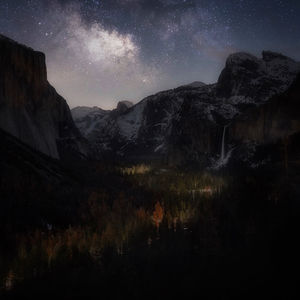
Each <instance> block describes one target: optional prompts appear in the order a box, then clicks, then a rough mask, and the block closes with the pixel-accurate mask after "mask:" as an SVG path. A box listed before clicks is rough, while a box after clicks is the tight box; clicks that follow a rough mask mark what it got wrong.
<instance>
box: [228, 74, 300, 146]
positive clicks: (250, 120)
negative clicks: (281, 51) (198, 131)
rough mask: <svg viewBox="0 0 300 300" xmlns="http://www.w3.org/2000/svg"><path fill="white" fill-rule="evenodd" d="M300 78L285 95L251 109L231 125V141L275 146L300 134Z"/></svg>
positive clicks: (299, 76)
mask: <svg viewBox="0 0 300 300" xmlns="http://www.w3.org/2000/svg"><path fill="white" fill-rule="evenodd" d="M299 116H300V75H298V77H297V78H296V80H295V82H294V83H293V84H292V85H291V87H290V88H289V89H288V90H287V91H286V92H284V93H283V94H280V95H276V96H274V97H273V98H272V99H271V100H270V101H268V102H267V103H265V104H263V105H261V106H259V107H256V108H253V109H250V110H248V111H247V112H245V113H244V114H243V115H241V116H239V117H238V118H237V119H236V120H234V121H233V122H232V124H231V125H230V126H229V130H228V131H229V132H228V135H229V138H230V139H231V142H232V143H235V144H239V143H242V142H246V141H252V142H255V143H259V144H268V143H275V142H276V141H278V140H280V139H284V138H287V137H289V136H290V135H293V134H294V133H296V132H300V117H299Z"/></svg>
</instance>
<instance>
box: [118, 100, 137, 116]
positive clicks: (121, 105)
mask: <svg viewBox="0 0 300 300" xmlns="http://www.w3.org/2000/svg"><path fill="white" fill-rule="evenodd" d="M132 106H133V103H132V102H130V101H127V100H123V101H119V102H118V104H117V108H116V110H117V111H118V112H120V113H123V112H125V111H126V110H128V109H129V108H130V107H132Z"/></svg>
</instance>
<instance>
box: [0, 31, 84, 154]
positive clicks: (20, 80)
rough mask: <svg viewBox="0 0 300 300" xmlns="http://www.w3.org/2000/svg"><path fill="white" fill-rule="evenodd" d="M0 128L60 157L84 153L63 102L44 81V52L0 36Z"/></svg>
mask: <svg viewBox="0 0 300 300" xmlns="http://www.w3.org/2000/svg"><path fill="white" fill-rule="evenodd" d="M0 54H1V55H0V69H1V72H0V128H2V129H3V130H5V131H7V132H9V133H11V134H12V135H14V136H15V137H17V138H18V139H20V140H21V141H23V142H24V143H26V144H28V145H30V146H31V147H33V148H34V149H36V150H38V151H41V152H43V153H45V154H47V155H49V156H51V157H54V158H60V156H61V153H66V151H69V150H70V151H73V152H78V153H81V154H86V153H87V145H86V144H85V141H84V140H83V139H82V136H81V134H80V132H79V130H78V129H77V127H76V126H75V124H74V122H73V119H72V116H71V113H70V110H69V107H68V104H67V102H66V101H65V100H64V99H63V98H62V97H61V96H60V95H58V94H57V92H56V91H55V89H54V88H53V87H52V86H51V85H50V84H49V83H48V81H47V71H46V64H45V55H44V54H43V53H41V52H37V51H34V50H32V49H31V48H28V47H26V46H23V45H20V44H18V43H16V42H15V41H12V40H10V39H8V38H6V37H4V36H0Z"/></svg>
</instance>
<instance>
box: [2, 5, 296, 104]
mask: <svg viewBox="0 0 300 300" xmlns="http://www.w3.org/2000/svg"><path fill="white" fill-rule="evenodd" d="M299 15H300V1H298V0H289V1H280V0H258V1H254V0H228V1H224V0H202V1H201V0H199V1H196V0H164V1H162V0H115V1H114V0H103V1H101V0H98V1H97V0H86V1H70V0H69V1H66V0H64V1H59V0H56V1H46V0H39V1H38V0H31V1H29V0H27V1H25V0H24V1H23V0H1V1H0V32H1V33H2V34H4V35H7V36H9V37H11V38H13V39H15V40H17V41H19V42H21V43H24V44H26V45H29V46H31V47H32V48H34V49H36V50H40V51H43V52H45V53H46V56H47V66H48V77H49V81H50V82H51V83H52V84H53V85H54V86H55V87H56V89H57V90H58V91H59V92H60V93H61V94H62V95H63V96H64V97H65V98H66V99H67V101H68V103H69V104H70V106H71V107H74V106H77V105H88V106H92V105H97V106H100V107H103V108H112V107H114V106H115V105H116V102H117V101H119V100H132V101H133V102H137V101H138V100H140V99H142V98H143V97H145V96H147V95H149V94H152V93H155V92H157V91H160V90H163V89H168V88H174V87H176V86H178V85H181V84H186V83H189V82H192V81H203V82H206V83H212V82H215V81H216V80H217V76H218V74H219V72H220V70H221V69H222V67H223V66H224V63H225V59H226V56H227V55H228V54H230V53H232V52H236V51H248V52H251V53H253V54H256V55H260V52H261V51H262V50H263V49H270V50H274V51H278V52H283V53H284V54H287V55H290V56H292V57H293V58H295V59H300V29H299V28H300V21H299V17H298V16H299Z"/></svg>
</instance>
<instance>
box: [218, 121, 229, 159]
mask: <svg viewBox="0 0 300 300" xmlns="http://www.w3.org/2000/svg"><path fill="white" fill-rule="evenodd" d="M227 126H228V125H225V126H224V128H223V136H222V147H221V159H220V160H221V162H223V161H224V159H225V135H226V128H227Z"/></svg>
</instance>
